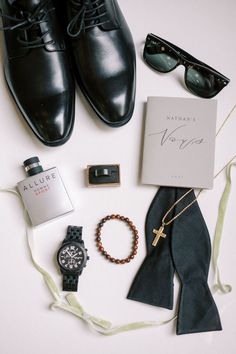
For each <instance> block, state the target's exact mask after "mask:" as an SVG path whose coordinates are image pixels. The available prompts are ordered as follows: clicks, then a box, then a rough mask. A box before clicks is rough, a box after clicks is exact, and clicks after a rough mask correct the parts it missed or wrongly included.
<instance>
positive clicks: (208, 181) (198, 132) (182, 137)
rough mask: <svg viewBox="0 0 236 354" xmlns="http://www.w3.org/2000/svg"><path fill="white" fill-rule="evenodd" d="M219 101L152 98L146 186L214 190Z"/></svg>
mask: <svg viewBox="0 0 236 354" xmlns="http://www.w3.org/2000/svg"><path fill="white" fill-rule="evenodd" d="M216 117H217V101H216V100H207V99H200V98H177V97H148V100H147V110H146V121H145V133H144V149H143V161H142V177H141V182H142V183H143V184H152V185H158V186H172V187H190V188H206V189H211V188H213V174H214V155H215V135H216Z"/></svg>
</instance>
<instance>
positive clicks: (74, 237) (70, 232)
mask: <svg viewBox="0 0 236 354" xmlns="http://www.w3.org/2000/svg"><path fill="white" fill-rule="evenodd" d="M82 230H83V227H82V226H72V225H69V226H68V228H67V233H66V237H65V239H64V241H63V243H65V242H73V241H74V242H82Z"/></svg>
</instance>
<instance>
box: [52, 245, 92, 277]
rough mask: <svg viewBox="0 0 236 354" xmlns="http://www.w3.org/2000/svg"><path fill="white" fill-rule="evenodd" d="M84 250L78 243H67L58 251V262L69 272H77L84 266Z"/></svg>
mask: <svg viewBox="0 0 236 354" xmlns="http://www.w3.org/2000/svg"><path fill="white" fill-rule="evenodd" d="M85 257H86V254H85V251H84V249H83V248H82V247H81V246H80V245H78V243H69V244H67V245H64V246H62V247H61V249H60V250H59V252H58V256H57V258H58V263H59V264H60V266H61V267H62V268H63V269H65V270H68V271H70V272H78V271H79V270H80V269H81V268H83V266H84V261H85Z"/></svg>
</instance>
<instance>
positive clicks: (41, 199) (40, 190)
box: [17, 168, 73, 226]
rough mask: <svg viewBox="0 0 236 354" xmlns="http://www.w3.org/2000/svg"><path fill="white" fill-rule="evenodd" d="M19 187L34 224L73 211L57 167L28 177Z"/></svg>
mask: <svg viewBox="0 0 236 354" xmlns="http://www.w3.org/2000/svg"><path fill="white" fill-rule="evenodd" d="M17 187H18V190H19V192H20V194H21V196H22V199H23V202H24V205H25V207H26V209H27V211H28V214H29V216H30V219H31V222H32V224H33V225H34V226H36V225H39V224H42V223H44V222H46V221H49V220H51V219H54V218H56V217H58V216H61V215H64V214H66V213H69V212H71V211H73V206H72V203H71V201H70V198H69V196H68V193H67V191H66V189H65V186H64V184H63V182H62V179H61V176H60V174H59V172H58V170H57V169H56V168H52V169H49V170H47V171H43V172H41V173H39V174H36V175H34V176H31V177H28V178H26V179H25V180H24V181H22V182H19V183H18V184H17Z"/></svg>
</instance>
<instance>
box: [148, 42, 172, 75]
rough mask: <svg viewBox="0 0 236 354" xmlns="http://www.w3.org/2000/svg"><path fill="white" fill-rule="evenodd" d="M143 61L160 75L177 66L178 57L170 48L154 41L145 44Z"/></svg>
mask: <svg viewBox="0 0 236 354" xmlns="http://www.w3.org/2000/svg"><path fill="white" fill-rule="evenodd" d="M144 59H145V60H146V62H147V63H148V64H149V65H150V66H152V67H153V68H154V69H156V70H157V71H160V72H162V73H167V72H168V71H171V70H173V69H174V68H175V67H176V66H177V64H178V57H177V55H176V54H175V52H174V51H172V50H171V48H169V47H168V46H166V45H164V44H162V43H159V42H154V41H150V42H149V43H148V44H146V46H145V50H144Z"/></svg>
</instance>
